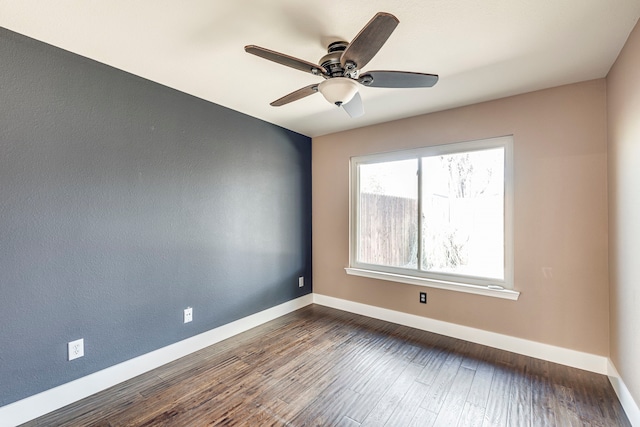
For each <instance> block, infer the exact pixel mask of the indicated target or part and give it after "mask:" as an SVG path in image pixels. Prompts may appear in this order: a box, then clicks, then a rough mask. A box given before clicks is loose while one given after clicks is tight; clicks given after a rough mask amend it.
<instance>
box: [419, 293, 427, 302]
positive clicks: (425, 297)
mask: <svg viewBox="0 0 640 427" xmlns="http://www.w3.org/2000/svg"><path fill="white" fill-rule="evenodd" d="M426 303H427V293H426V292H420V304H426Z"/></svg>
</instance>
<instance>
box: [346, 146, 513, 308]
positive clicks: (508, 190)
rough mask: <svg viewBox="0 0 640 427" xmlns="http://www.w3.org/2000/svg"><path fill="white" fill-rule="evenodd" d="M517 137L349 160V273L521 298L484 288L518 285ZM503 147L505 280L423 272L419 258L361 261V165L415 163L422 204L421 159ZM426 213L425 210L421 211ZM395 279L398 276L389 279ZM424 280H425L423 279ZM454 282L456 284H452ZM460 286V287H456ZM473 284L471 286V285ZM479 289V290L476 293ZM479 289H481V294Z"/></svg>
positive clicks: (419, 196) (370, 155)
mask: <svg viewBox="0 0 640 427" xmlns="http://www.w3.org/2000/svg"><path fill="white" fill-rule="evenodd" d="M513 145H514V136H513V135H503V136H498V137H494V138H488V139H480V140H475V141H463V142H453V143H451V142H450V143H446V144H440V145H428V146H424V147H420V148H413V149H408V150H401V151H391V152H382V153H375V154H364V155H360V156H354V157H351V158H350V161H349V269H347V273H349V274H356V275H364V274H362V273H361V272H366V273H367V275H366V276H365V277H372V278H377V279H383V280H392V281H396V282H402V283H413V284H417V285H421V286H430V285H429V284H428V283H429V282H431V283H440V284H441V286H434V287H438V288H440V289H447V290H451V291H459V292H467V293H474V294H480V295H485V296H497V297H499V298H506V299H513V300H516V299H518V296H519V293H518V292H517V291H514V293H512V294H507V293H500V292H498V293H496V292H483V291H482V289H484V290H487V289H491V288H494V287H495V288H502V289H510V290H513V288H514V287H515V284H514V271H513V262H514V261H513V258H514V256H513V251H514V246H513V212H514V210H513V203H514V197H513V192H514V184H513V177H514V174H513V161H514V157H513ZM496 148H502V149H504V177H503V181H504V198H503V203H504V212H503V220H504V265H503V267H504V278H502V279H500V278H497V277H495V278H490V277H480V276H474V275H464V274H459V273H453V272H450V273H444V272H434V271H427V270H423V269H422V268H421V267H420V264H421V259H422V258H421V256H420V255H419V256H418V258H417V264H418V265H417V266H413V267H411V268H409V267H406V268H405V267H399V266H390V265H376V264H369V263H365V262H361V261H358V256H357V254H358V253H359V248H358V246H359V245H360V239H359V238H358V235H359V229H360V226H359V221H360V218H359V214H358V212H359V210H360V187H361V183H360V166H363V165H368V164H375V163H386V162H394V161H401V160H415V161H416V165H415V166H416V172H417V175H416V176H417V178H416V181H417V188H418V192H417V194H416V196H417V197H418V199H417V200H418V204H419V205H421V204H422V190H421V186H422V168H421V166H420V158H424V157H435V156H440V155H445V154H455V153H469V152H474V151H484V150H489V149H496ZM419 210H420V211H421V210H422V207H420V208H419ZM417 220H418V224H419V227H418V235H420V234H421V233H422V231H420V230H422V228H421V226H420V223H421V216H420V215H419V216H418V218H417ZM420 252H421V245H418V253H420ZM373 273H380V274H379V275H378V276H377V277H374V276H372V274H373ZM385 273H388V274H390V275H395V279H389V278H387V279H385V277H384V276H383V275H384V274H385ZM387 277H394V276H387ZM406 278H415V279H416V281H417V282H409V281H407V279H406ZM421 279H422V280H421ZM449 283H451V284H452V285H448V284H449ZM457 284H459V285H458V286H456V285H457ZM468 285H470V286H468ZM474 286H475V287H474ZM474 289H475V291H474ZM477 290H480V291H479V292H478V291H477Z"/></svg>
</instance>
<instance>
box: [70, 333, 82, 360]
mask: <svg viewBox="0 0 640 427" xmlns="http://www.w3.org/2000/svg"><path fill="white" fill-rule="evenodd" d="M67 350H68V355H69V358H68V360H73V359H77V358H78V357H82V356H84V338H80V339H79V340H75V341H71V342H69V343H68V344H67Z"/></svg>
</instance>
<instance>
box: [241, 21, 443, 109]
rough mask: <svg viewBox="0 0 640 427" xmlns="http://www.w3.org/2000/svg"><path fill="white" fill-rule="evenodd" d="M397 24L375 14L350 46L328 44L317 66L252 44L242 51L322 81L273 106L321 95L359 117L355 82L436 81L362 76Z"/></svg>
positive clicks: (398, 74)
mask: <svg viewBox="0 0 640 427" xmlns="http://www.w3.org/2000/svg"><path fill="white" fill-rule="evenodd" d="M399 22H400V21H399V20H398V18H396V17H395V16H393V15H392V14H390V13H386V12H378V13H377V14H376V15H375V16H374V17H373V18H372V19H371V20H370V21H369V22H368V23H367V25H365V26H364V28H363V29H362V30H360V32H359V33H358V35H356V37H355V38H354V39H353V40H352V41H351V43H348V42H346V41H336V42H333V43H331V44H329V46H328V49H327V50H328V52H327V54H326V55H325V56H323V57H322V58H321V59H320V61H319V64H318V65H316V64H314V63H311V62H308V61H305V60H302V59H298V58H294V57H292V56H289V55H285V54H283V53H279V52H275V51H273V50H269V49H265V48H263V47H259V46H255V45H249V46H245V48H244V50H245V51H246V52H247V53H251V54H253V55H256V56H259V57H261V58H265V59H268V60H270V61H273V62H277V63H278V64H282V65H286V66H287V67H291V68H295V69H297V70H300V71H304V72H308V73H311V74H313V75H315V76H320V77H323V78H324V79H325V80H324V81H322V82H321V83H317V84H312V85H309V86H306V87H303V88H302V89H298V90H296V91H294V92H291V93H290V94H288V95H285V96H283V97H282V98H280V99H276V100H275V101H273V102H272V103H271V105H272V106H274V107H279V106H282V105H285V104H288V103H290V102H293V101H297V100H299V99H302V98H304V97H307V96H309V95H313V94H314V93H316V92H320V93H322V95H323V96H324V97H325V98H326V99H327V101H329V102H331V103H332V104H335V105H337V106H338V107H342V108H344V110H345V111H346V112H347V113H348V114H349V116H351V117H359V116H362V115H363V114H364V107H363V106H362V98H360V94H359V93H358V85H357V84H356V83H360V84H361V85H364V86H369V87H385V88H418V87H431V86H433V85H435V84H436V83H437V82H438V76H437V75H436V74H425V73H414V72H408V71H368V72H366V73H361V69H362V67H364V66H365V65H367V63H369V61H370V60H371V59H372V58H373V57H374V56H375V55H376V53H378V51H379V50H380V48H381V47H382V45H384V43H385V42H386V41H387V39H388V38H389V36H390V35H391V33H392V32H393V30H395V28H396V26H397V25H398V23H399Z"/></svg>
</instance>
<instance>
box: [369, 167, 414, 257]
mask: <svg viewBox="0 0 640 427" xmlns="http://www.w3.org/2000/svg"><path fill="white" fill-rule="evenodd" d="M417 171H418V159H410V160H401V161H393V162H385V163H374V164H361V165H360V166H359V178H360V180H359V182H360V191H359V201H358V203H359V209H358V250H357V259H358V261H359V262H362V263H367V264H377V265H384V266H393V267H405V268H417V259H418V177H417Z"/></svg>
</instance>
